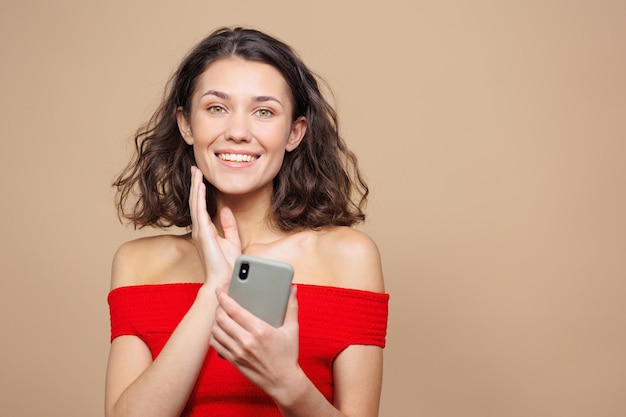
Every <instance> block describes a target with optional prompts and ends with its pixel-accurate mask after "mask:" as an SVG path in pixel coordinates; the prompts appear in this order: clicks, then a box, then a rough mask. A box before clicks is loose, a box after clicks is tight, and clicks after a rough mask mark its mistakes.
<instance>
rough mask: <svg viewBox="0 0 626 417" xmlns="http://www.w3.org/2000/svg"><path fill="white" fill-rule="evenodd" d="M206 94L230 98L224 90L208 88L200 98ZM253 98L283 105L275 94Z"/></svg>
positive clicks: (224, 98)
mask: <svg viewBox="0 0 626 417" xmlns="http://www.w3.org/2000/svg"><path fill="white" fill-rule="evenodd" d="M204 96H216V97H219V98H221V99H223V100H230V96H229V95H228V94H226V93H224V92H222V91H217V90H207V91H205V92H204V93H203V94H202V95H201V96H200V98H202V97H204ZM252 100H253V101H255V102H257V103H262V102H264V101H275V102H277V103H278V104H280V105H281V106H282V105H283V103H281V101H280V100H279V99H277V98H276V97H273V96H254V97H252Z"/></svg>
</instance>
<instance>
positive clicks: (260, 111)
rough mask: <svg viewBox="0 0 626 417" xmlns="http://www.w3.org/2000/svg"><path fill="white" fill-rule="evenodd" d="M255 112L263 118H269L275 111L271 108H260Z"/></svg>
mask: <svg viewBox="0 0 626 417" xmlns="http://www.w3.org/2000/svg"><path fill="white" fill-rule="evenodd" d="M254 114H255V115H257V116H259V117H261V118H268V117H270V116H272V115H273V114H274V112H273V111H271V110H270V109H258V110H257V111H256V112H254Z"/></svg>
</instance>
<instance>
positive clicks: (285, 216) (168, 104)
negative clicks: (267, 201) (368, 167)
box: [113, 27, 369, 231]
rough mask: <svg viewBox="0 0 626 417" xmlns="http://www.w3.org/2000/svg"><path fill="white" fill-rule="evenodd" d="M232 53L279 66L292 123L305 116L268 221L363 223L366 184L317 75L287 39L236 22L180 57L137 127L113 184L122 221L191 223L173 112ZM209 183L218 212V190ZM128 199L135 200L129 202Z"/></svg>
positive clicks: (186, 152) (190, 158)
mask: <svg viewBox="0 0 626 417" xmlns="http://www.w3.org/2000/svg"><path fill="white" fill-rule="evenodd" d="M229 57H239V58H242V59H245V60H250V61H257V62H262V63H266V64H269V65H271V66H273V67H274V68H276V69H277V70H278V71H280V73H281V74H282V76H283V77H284V78H285V80H286V82H287V84H288V85H289V88H290V90H291V94H292V98H293V101H294V114H293V120H294V121H295V120H296V119H297V118H298V117H300V116H305V117H306V120H307V130H306V134H305V136H304V139H303V140H302V143H301V144H300V145H299V146H298V147H296V149H295V150H293V151H292V152H286V154H285V159H284V162H283V165H282V167H281V169H280V171H279V172H278V174H277V175H276V177H275V178H274V180H273V194H272V207H271V211H270V213H271V218H270V221H271V223H272V224H274V225H275V226H277V227H278V228H280V229H281V230H284V231H289V230H296V229H301V228H313V229H318V228H321V227H324V226H351V225H354V224H356V223H358V222H361V221H363V220H364V219H365V213H364V211H363V209H364V206H365V204H366V200H367V195H368V193H369V189H368V187H367V184H366V183H365V180H364V178H363V176H362V174H361V173H360V171H359V168H358V163H357V159H356V156H355V155H354V153H352V152H351V151H350V150H349V149H348V147H347V146H346V144H345V142H344V140H343V139H342V138H341V136H340V135H339V127H338V122H337V114H336V112H335V110H334V109H333V107H332V106H331V105H330V104H329V103H328V102H327V101H326V99H325V98H324V97H323V95H322V93H321V92H320V89H319V86H318V82H317V78H316V76H315V75H314V74H313V73H312V72H311V71H310V70H309V69H308V68H307V67H306V65H305V64H304V63H303V62H302V60H301V59H300V58H299V57H298V56H297V54H296V53H295V52H294V51H293V50H292V49H291V48H290V47H289V46H288V45H286V44H285V43H283V42H282V41H280V40H278V39H276V38H274V37H271V36H269V35H267V34H265V33H263V32H260V31H258V30H254V29H244V28H239V27H237V28H233V29H230V28H221V29H218V30H216V31H215V32H213V33H212V34H210V35H209V36H208V37H206V38H205V39H204V40H202V41H201V42H200V43H199V44H198V45H197V46H196V47H195V48H194V49H193V50H192V51H191V52H190V53H189V54H188V55H187V56H186V57H185V58H184V59H183V61H182V62H181V64H180V66H179V68H178V69H177V71H176V72H175V73H174V74H173V75H172V77H171V78H170V80H169V81H168V83H167V86H166V90H165V94H164V98H163V100H162V102H161V104H160V105H159V107H158V108H157V110H156V111H155V113H154V114H153V115H152V117H151V118H150V119H149V121H148V122H147V123H146V124H144V125H143V126H141V127H140V128H139V129H138V130H137V132H136V134H135V151H136V152H135V155H134V157H133V158H132V160H131V161H130V163H129V164H128V165H127V166H126V168H125V169H124V170H123V171H122V172H121V173H120V175H119V176H118V177H117V178H116V179H115V181H114V182H113V186H114V187H117V197H116V205H117V208H118V215H119V216H120V219H122V218H126V219H127V220H129V221H130V222H131V223H132V224H134V226H135V228H137V227H139V228H142V227H144V226H155V227H162V228H165V227H169V226H178V227H188V226H190V225H191V216H190V213H189V206H188V197H189V188H190V185H191V180H190V169H191V166H192V165H195V158H194V154H193V148H192V146H190V145H188V144H187V143H186V142H185V141H184V140H183V138H182V136H181V134H180V131H179V129H178V124H177V122H176V111H177V109H178V108H179V107H180V108H182V109H183V112H185V113H186V114H189V110H190V99H191V97H192V94H193V93H194V89H195V87H196V80H197V79H198V77H199V76H200V75H201V74H202V73H203V72H204V71H205V69H206V68H207V66H208V65H209V64H210V63H212V62H214V61H216V60H218V59H223V58H229ZM205 183H206V181H205ZM206 185H207V206H208V210H209V214H210V215H211V216H213V215H214V214H215V211H216V202H215V189H214V188H213V187H212V186H211V185H210V184H208V183H207V184H206ZM131 200H134V204H132V203H131V204H130V206H129V205H128V203H129V202H131Z"/></svg>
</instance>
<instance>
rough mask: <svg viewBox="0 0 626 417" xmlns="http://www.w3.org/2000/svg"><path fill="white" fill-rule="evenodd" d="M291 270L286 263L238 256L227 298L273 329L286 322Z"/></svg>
mask: <svg viewBox="0 0 626 417" xmlns="http://www.w3.org/2000/svg"><path fill="white" fill-rule="evenodd" d="M292 281H293V267H292V266H291V265H290V264H288V263H285V262H279V261H274V260H271V259H265V258H259V257H256V256H251V255H240V256H239V257H237V259H236V260H235V267H234V269H233V275H232V278H231V280H230V286H229V288H228V295H230V296H231V297H232V298H233V299H234V300H235V301H237V302H238V303H239V304H240V305H241V306H242V307H244V308H245V309H246V310H248V311H250V312H251V313H252V314H254V315H255V316H257V317H259V318H260V319H262V320H264V321H266V322H267V323H269V324H271V325H272V326H274V327H280V326H282V324H283V321H284V320H285V312H286V310H287V302H288V301H289V293H290V291H291V282H292Z"/></svg>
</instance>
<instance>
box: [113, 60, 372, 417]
mask: <svg viewBox="0 0 626 417" xmlns="http://www.w3.org/2000/svg"><path fill="white" fill-rule="evenodd" d="M291 114H292V102H291V95H290V91H289V89H288V86H287V84H286V83H285V81H284V79H283V78H282V76H281V75H280V73H279V72H278V71H277V70H276V69H274V68H273V67H271V66H269V65H266V64H262V63H258V62H250V61H245V60H241V59H238V58H231V59H224V60H219V61H216V62H214V63H213V64H211V65H210V66H209V67H208V68H207V70H206V71H205V72H204V73H203V74H202V75H201V76H200V78H199V80H198V86H197V88H196V91H195V93H194V95H193V97H192V105H191V110H190V112H189V114H185V113H184V112H183V111H182V110H179V112H178V115H177V120H178V123H179V127H180V131H181V133H182V135H183V137H184V139H185V141H186V142H187V143H188V144H190V145H192V146H193V149H194V153H195V156H196V161H197V164H198V168H195V167H194V168H193V169H192V173H191V175H192V185H191V193H190V198H189V206H190V209H191V217H192V223H193V226H192V232H191V234H190V235H185V236H172V235H162V236H155V237H149V238H142V239H138V240H134V241H130V242H127V243H125V244H124V245H122V246H121V247H120V248H119V249H118V251H117V253H116V255H115V257H114V260H113V267H112V288H117V287H120V286H127V285H139V284H162V283H171V282H181V279H182V280H184V282H199V283H203V285H202V286H201V288H200V290H199V292H198V296H197V298H196V300H195V301H194V303H193V305H192V306H191V308H190V310H189V312H188V313H187V314H186V315H185V317H184V318H183V320H182V321H181V323H180V324H179V325H178V327H177V328H176V330H175V331H174V333H173V334H172V336H171V337H170V339H169V340H168V342H167V343H166V345H165V347H164V348H163V350H162V352H161V354H160V355H159V356H158V357H157V358H156V359H155V360H154V361H153V360H152V357H151V354H150V351H149V350H148V347H147V346H146V345H145V344H144V343H143V342H142V341H141V340H140V339H139V338H137V337H135V336H120V337H117V338H116V339H115V340H113V342H112V344H111V350H110V355H109V364H108V368H107V380H106V394H105V411H106V415H107V416H135V415H136V416H146V415H150V416H179V415H180V413H181V412H182V410H183V408H184V406H185V403H186V401H187V398H188V397H189V395H190V393H191V390H192V389H193V387H194V384H195V382H196V379H197V376H198V374H199V371H200V368H201V366H202V362H203V360H204V358H205V355H206V353H207V350H208V349H209V346H211V347H212V348H214V349H216V350H217V352H218V353H219V354H220V355H222V356H223V357H224V358H225V359H227V360H229V361H231V362H232V363H233V364H234V365H235V367H237V369H238V370H239V371H240V372H242V374H243V375H245V376H246V377H247V378H249V379H250V380H251V381H252V382H253V383H255V384H256V385H258V386H259V387H260V388H261V389H263V390H264V391H265V392H267V393H268V394H269V395H270V397H271V398H272V399H273V400H274V402H275V403H276V404H277V406H278V407H279V409H280V411H281V412H282V414H283V415H285V416H364V417H369V416H377V415H378V406H379V398H380V390H381V382H382V349H381V348H379V347H375V346H358V345H355V346H350V347H348V348H347V349H345V350H344V351H343V352H342V353H340V354H339V356H338V357H337V359H336V360H335V362H334V367H333V373H334V378H335V379H334V385H335V393H334V396H335V404H330V403H329V402H328V401H327V400H326V399H325V398H324V397H323V395H322V394H321V393H320V392H319V391H318V390H317V389H316V388H315V386H314V385H313V383H312V382H311V381H310V380H309V379H308V377H307V376H306V375H305V374H304V373H303V372H302V370H301V369H300V367H299V366H298V303H297V299H296V290H295V288H296V287H294V290H292V294H291V296H290V300H289V304H288V307H287V315H286V318H285V323H284V324H283V326H281V327H280V328H274V327H272V326H270V325H268V324H266V323H265V322H263V321H262V320H260V319H258V318H256V317H255V316H253V315H252V314H250V313H249V312H248V311H246V310H245V309H243V308H242V307H241V306H239V305H238V304H237V303H236V302H235V301H234V300H233V299H231V298H230V297H228V295H227V291H226V290H227V288H228V283H229V279H230V274H231V272H232V267H233V264H234V260H235V258H236V257H237V256H238V255H239V254H241V253H247V254H251V255H256V256H262V257H266V258H270V259H275V260H279V261H284V262H289V263H291V264H292V265H293V266H294V270H295V275H294V282H295V283H306V284H316V285H329V286H337V287H345V288H355V289H363V290H368V291H376V292H383V291H384V287H383V278H382V268H381V263H380V256H379V252H378V249H377V247H376V245H375V244H374V242H373V241H372V240H371V239H370V238H369V237H368V236H367V235H365V234H364V233H362V232H359V231H357V230H354V229H351V228H347V227H331V228H325V229H322V230H318V231H313V230H303V231H298V232H283V231H280V230H276V229H273V228H271V227H270V226H269V224H268V222H267V215H268V211H269V208H270V198H271V192H272V188H271V187H272V178H273V177H274V176H275V175H276V173H277V172H278V170H279V169H280V166H281V164H282V162H283V155H284V152H289V151H292V150H293V149H295V148H296V147H297V146H298V145H299V144H300V141H301V140H302V138H303V136H304V133H305V132H306V119H304V118H299V119H297V120H295V121H294V120H292V117H291ZM220 154H228V155H233V154H246V155H252V156H253V159H254V160H253V161H252V162H250V163H247V162H242V161H238V162H237V161H236V160H235V161H224V160H223V159H220V157H219V155H220ZM227 159H228V158H227ZM203 177H204V178H206V179H207V180H208V181H209V182H210V183H211V184H213V185H214V186H215V188H216V189H217V190H218V191H219V192H218V197H217V206H218V212H219V216H216V218H214V219H210V218H209V216H208V214H207V210H206V190H205V187H204V185H203V183H202V178H203Z"/></svg>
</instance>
